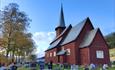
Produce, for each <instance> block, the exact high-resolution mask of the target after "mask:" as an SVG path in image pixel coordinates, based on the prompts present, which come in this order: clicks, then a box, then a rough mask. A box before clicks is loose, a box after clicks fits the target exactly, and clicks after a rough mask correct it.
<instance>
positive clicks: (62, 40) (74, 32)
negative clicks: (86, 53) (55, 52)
mask: <svg viewBox="0 0 115 70" xmlns="http://www.w3.org/2000/svg"><path fill="white" fill-rule="evenodd" d="M88 20H89V18H86V19H84V20H83V21H82V22H80V23H79V24H77V25H76V26H74V27H72V26H71V25H69V26H68V27H67V28H66V29H65V30H64V31H63V32H62V33H61V34H60V35H59V37H57V38H55V39H54V40H53V41H52V42H51V43H50V46H49V47H48V49H47V50H50V49H52V48H55V47H59V45H64V44H67V43H69V42H71V41H74V40H75V39H76V38H77V37H78V36H79V34H80V32H81V31H82V29H83V27H84V25H85V23H86V22H87V21H88ZM68 29H70V30H69V32H68V33H67V35H66V36H65V35H64V37H60V36H62V35H63V34H65V32H66V31H67V30H68ZM91 33H93V34H95V30H94V31H91ZM93 34H90V33H89V34H88V35H90V36H92V35H93ZM92 37H93V36H92ZM91 39H92V38H91ZM91 39H87V41H89V42H85V40H84V43H83V44H81V47H82V46H84V45H87V43H90V41H91ZM47 50H46V51H47Z"/></svg>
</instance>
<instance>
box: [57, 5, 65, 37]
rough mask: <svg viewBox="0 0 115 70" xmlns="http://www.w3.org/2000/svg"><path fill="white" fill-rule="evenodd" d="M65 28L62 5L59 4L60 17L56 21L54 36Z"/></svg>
mask: <svg viewBox="0 0 115 70" xmlns="http://www.w3.org/2000/svg"><path fill="white" fill-rule="evenodd" d="M65 28H66V26H65V21H64V13H63V6H62V4H61V12H60V19H59V23H58V25H57V27H56V28H55V30H56V37H57V36H59V35H60V34H61V33H62V32H63V30H64V29H65Z"/></svg>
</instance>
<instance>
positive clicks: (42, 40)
mask: <svg viewBox="0 0 115 70" xmlns="http://www.w3.org/2000/svg"><path fill="white" fill-rule="evenodd" d="M54 37H55V33H54V32H35V33H33V40H34V41H35V43H36V45H37V49H36V54H37V55H38V57H42V56H44V51H45V50H46V49H47V48H48V47H49V44H50V42H51V41H52V40H53V39H54Z"/></svg>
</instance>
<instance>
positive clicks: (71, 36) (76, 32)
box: [61, 18, 89, 45]
mask: <svg viewBox="0 0 115 70" xmlns="http://www.w3.org/2000/svg"><path fill="white" fill-rule="evenodd" d="M88 19H89V18H86V19H84V20H83V21H81V22H80V23H79V24H77V25H76V26H74V27H73V28H72V29H71V30H70V32H69V33H68V35H67V36H66V38H65V40H64V41H63V42H62V43H61V45H64V44H67V43H69V42H71V41H73V40H75V39H76V38H77V37H78V35H79V34H80V32H81V30H82V28H83V26H84V25H85V23H86V21H87V20H88Z"/></svg>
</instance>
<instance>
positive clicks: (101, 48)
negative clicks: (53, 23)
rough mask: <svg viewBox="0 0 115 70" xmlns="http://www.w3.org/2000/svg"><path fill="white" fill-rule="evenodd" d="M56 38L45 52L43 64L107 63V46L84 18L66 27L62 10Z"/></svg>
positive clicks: (97, 29)
mask: <svg viewBox="0 0 115 70" xmlns="http://www.w3.org/2000/svg"><path fill="white" fill-rule="evenodd" d="M55 31H56V37H55V39H54V40H53V41H52V42H51V43H50V46H49V47H48V49H47V50H46V51H45V62H50V61H52V62H53V63H68V64H78V65H84V64H90V63H94V64H104V63H107V64H108V63H109V62H110V58H109V49H108V45H107V43H106V41H105V39H104V37H103V35H102V33H101V31H100V29H99V28H96V29H95V28H94V27H93V25H92V23H91V21H90V19H89V18H86V19H84V20H83V21H81V22H80V23H78V24H77V25H75V26H72V25H71V24H70V25H69V26H68V27H66V26H65V22H64V14H63V8H62V7H61V12H60V21H59V24H58V25H57V27H56V28H55Z"/></svg>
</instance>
